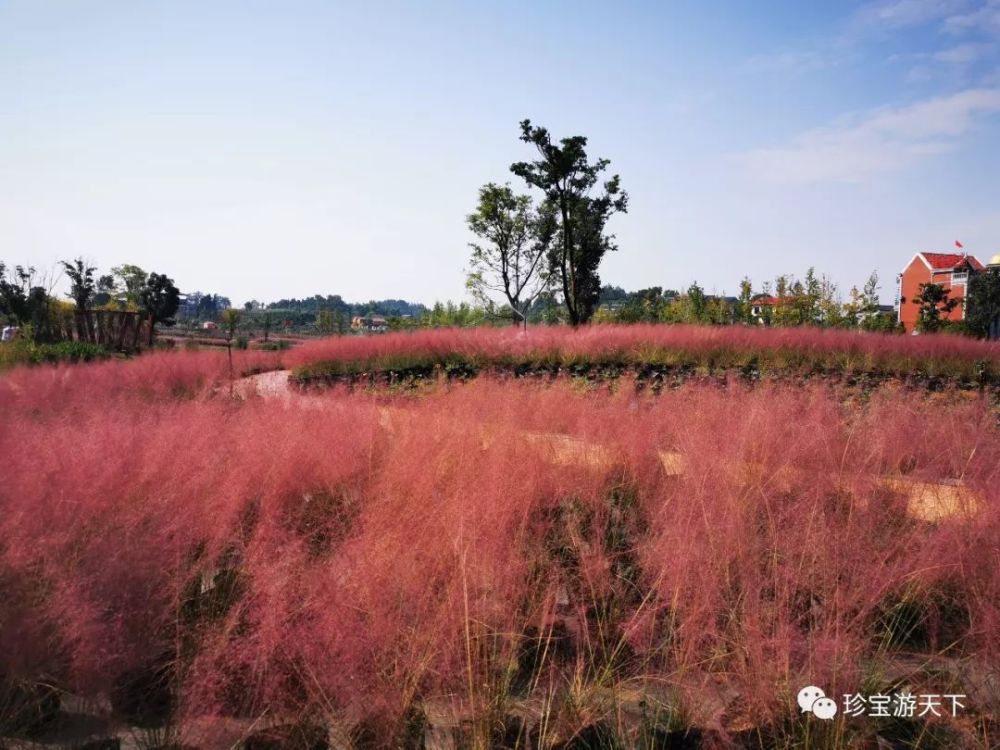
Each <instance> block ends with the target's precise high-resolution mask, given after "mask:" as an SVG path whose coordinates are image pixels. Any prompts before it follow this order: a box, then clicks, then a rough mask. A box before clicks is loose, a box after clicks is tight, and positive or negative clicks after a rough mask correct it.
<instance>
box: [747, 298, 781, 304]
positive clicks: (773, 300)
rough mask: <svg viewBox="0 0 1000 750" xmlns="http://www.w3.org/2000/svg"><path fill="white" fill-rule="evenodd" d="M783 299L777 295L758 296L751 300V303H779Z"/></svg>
mask: <svg viewBox="0 0 1000 750" xmlns="http://www.w3.org/2000/svg"><path fill="white" fill-rule="evenodd" d="M780 303H781V300H780V299H778V298H777V297H757V298H755V299H752V300H751V301H750V304H751V305H772V306H773V305H777V304H780Z"/></svg>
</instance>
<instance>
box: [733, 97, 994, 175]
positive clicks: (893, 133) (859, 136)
mask: <svg viewBox="0 0 1000 750" xmlns="http://www.w3.org/2000/svg"><path fill="white" fill-rule="evenodd" d="M996 112H1000V88H989V89H986V88H979V89H968V90H966V91H962V92H960V93H957V94H953V95H950V96H943V97H938V98H934V99H926V100H924V101H920V102H917V103H915V104H911V105H909V106H906V107H898V108H883V109H878V110H875V111H873V112H869V113H868V114H866V115H864V116H863V117H845V118H841V119H839V120H837V121H836V122H834V123H833V124H831V125H829V126H826V127H822V128H817V129H814V130H809V131H807V132H805V133H802V134H801V135H799V136H798V137H796V138H795V139H794V140H793V141H792V143H791V144H790V145H788V146H785V147H781V148H767V149H757V150H755V151H751V152H749V153H747V154H743V155H742V156H741V157H740V158H741V160H742V161H743V162H744V163H745V164H746V166H747V167H748V168H749V169H750V170H751V172H752V173H753V174H755V175H756V176H758V177H759V178H762V179H766V180H773V181H778V182H786V183H800V184H802V183H815V182H860V181H863V180H865V179H868V178H870V177H873V176H876V175H879V174H885V173H889V172H894V171H896V170H899V169H902V168H904V167H906V166H909V165H910V164H913V163H915V162H917V161H920V160H922V159H925V158H927V157H930V156H934V155H937V154H942V153H945V152H947V151H950V150H952V149H953V148H955V147H956V146H957V145H958V142H959V139H960V137H961V136H962V135H963V134H964V133H966V132H968V131H969V130H970V129H971V128H972V127H974V125H975V124H976V122H977V120H978V119H979V118H981V117H983V116H987V115H989V114H992V113H996Z"/></svg>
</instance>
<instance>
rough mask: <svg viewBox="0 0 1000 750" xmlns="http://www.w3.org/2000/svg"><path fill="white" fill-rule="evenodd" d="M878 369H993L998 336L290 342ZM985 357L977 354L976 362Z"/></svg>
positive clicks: (362, 352) (414, 356)
mask: <svg viewBox="0 0 1000 750" xmlns="http://www.w3.org/2000/svg"><path fill="white" fill-rule="evenodd" d="M755 359H756V360H764V361H763V362H761V364H762V365H768V366H771V367H779V368H780V367H788V368H796V367H806V368H812V367H825V368H832V369H840V370H847V371H870V370H885V371H888V372H891V373H895V374H899V375H905V374H907V373H909V372H912V371H923V372H927V373H929V374H952V373H956V374H962V375H963V376H971V375H973V374H974V372H975V367H976V363H985V365H986V366H988V367H989V368H991V369H992V371H993V374H994V375H996V374H997V371H998V369H1000V346H998V345H997V344H996V343H995V342H988V341H978V340H974V339H970V338H966V337H963V336H957V335H947V334H938V335H924V336H917V337H914V336H900V335H891V334H879V333H865V332H860V331H845V330H833V329H821V328H813V327H795V328H763V327H756V326H692V325H653V324H642V325H628V326H625V325H600V326H589V327H586V328H581V329H572V328H567V327H563V326H542V327H536V328H531V329H529V330H528V331H514V330H511V329H509V328H475V329H456V328H451V329H440V330H421V331H415V332H408V333H395V334H388V335H383V336H348V337H343V336H341V337H329V338H325V339H320V340H318V341H314V342H311V343H308V344H305V345H303V346H301V347H298V348H297V349H294V350H292V351H291V352H288V353H287V354H286V356H285V362H286V363H287V364H288V365H289V366H290V367H293V368H310V367H317V366H320V365H323V364H327V365H329V364H331V363H333V364H340V365H349V366H350V367H351V369H352V370H355V371H365V370H381V369H392V368H394V367H400V366H405V365H406V364H408V363H411V362H412V363H425V362H428V363H442V364H444V363H447V362H449V361H454V360H462V361H465V362H469V363H472V364H474V365H477V366H490V365H497V364H501V365H502V364H520V363H527V364H533V363H544V362H554V363H556V364H561V365H564V366H565V365H570V364H574V363H601V362H615V363H623V364H631V363H646V362H650V363H653V364H661V363H662V364H684V363H694V364H702V363H705V364H714V365H716V366H724V367H725V366H729V367H732V366H742V365H746V364H750V363H752V362H753V361H754V360H755ZM980 366H982V364H980Z"/></svg>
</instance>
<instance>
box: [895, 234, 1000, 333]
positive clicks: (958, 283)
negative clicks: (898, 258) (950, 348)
mask: <svg viewBox="0 0 1000 750" xmlns="http://www.w3.org/2000/svg"><path fill="white" fill-rule="evenodd" d="M982 270H983V264H982V263H980V262H979V260H978V259H977V258H976V257H975V256H973V255H967V254H965V253H917V254H916V255H914V256H913V260H911V261H910V262H909V263H908V264H907V265H906V268H904V269H903V272H902V273H900V274H899V276H898V277H897V281H898V289H897V292H896V311H897V320H898V321H899V322H900V323H902V324H903V328H905V329H906V332H907V333H912V332H913V329H914V328H916V326H917V319H918V317H919V308H920V306H919V305H918V303H917V301H916V300H917V298H918V297H919V296H920V285H921V284H940V285H941V286H942V287H944V288H945V289H947V290H948V292H949V294H948V299H957V300H959V304H958V305H957V306H956V307H955V309H954V310H952V311H951V312H949V313H945V314H944V315H943V317H944V318H945V319H947V320H963V319H964V318H965V289H966V286H967V285H968V283H969V276H970V274H974V273H976V272H977V271H982Z"/></svg>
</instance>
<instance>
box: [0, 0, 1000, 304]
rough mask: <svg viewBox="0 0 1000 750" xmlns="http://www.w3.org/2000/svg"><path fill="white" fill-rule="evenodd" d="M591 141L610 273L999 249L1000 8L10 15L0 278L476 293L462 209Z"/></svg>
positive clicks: (994, 1)
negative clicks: (602, 174) (958, 243)
mask: <svg viewBox="0 0 1000 750" xmlns="http://www.w3.org/2000/svg"><path fill="white" fill-rule="evenodd" d="M525 117H530V118H531V119H532V120H533V121H534V122H536V123H538V124H542V125H545V126H546V127H548V128H549V129H550V130H551V131H552V132H553V134H554V135H555V136H557V137H561V136H566V135H575V134H582V135H586V136H587V137H588V138H589V139H590V151H591V153H592V155H594V156H604V157H607V158H609V159H611V161H612V170H613V171H615V172H618V173H619V174H620V175H621V178H622V183H623V185H624V187H625V188H626V189H627V190H628V191H629V193H630V195H631V203H630V210H629V213H628V214H626V215H622V216H617V217H615V218H614V219H613V221H612V223H611V229H612V231H614V232H615V234H616V235H617V237H618V241H619V245H620V247H621V250H620V251H619V252H617V253H614V254H613V255H609V256H608V258H607V259H606V261H605V263H604V265H603V266H602V277H603V279H604V280H605V282H607V283H614V284H619V285H622V286H625V287H626V288H639V287H645V286H651V285H661V286H664V287H671V288H679V287H684V286H686V285H687V284H689V283H690V282H691V281H693V280H697V281H698V282H699V283H700V284H702V286H704V287H706V288H707V289H708V290H714V291H717V292H723V291H725V292H735V290H736V289H737V288H738V283H739V280H740V278H742V277H743V276H744V275H748V276H750V277H751V278H752V279H753V280H754V282H755V283H756V284H759V283H760V282H761V281H763V280H765V279H770V278H773V277H774V276H775V275H776V274H778V273H783V272H789V273H794V274H797V275H802V274H803V273H804V272H805V270H806V268H807V267H809V266H815V267H816V268H817V270H818V271H819V272H823V273H826V274H828V275H829V276H831V277H832V278H833V280H834V281H836V282H837V283H838V284H839V285H840V287H841V289H842V291H844V292H846V291H847V289H849V287H850V286H851V285H852V284H858V285H861V284H862V283H863V282H864V280H865V278H866V277H867V275H868V273H869V272H870V271H872V270H877V271H878V272H879V274H880V275H881V277H882V280H883V292H882V296H883V300H889V301H891V298H892V289H893V283H894V282H893V279H894V277H895V274H896V273H897V272H898V271H899V269H900V268H901V267H902V266H903V265H904V263H905V262H906V261H908V260H909V258H910V257H911V256H912V255H913V254H914V253H915V252H917V251H919V250H941V251H947V250H949V249H950V248H951V247H952V243H953V242H954V240H956V239H960V240H962V242H963V243H964V244H965V246H966V249H967V250H968V251H969V252H973V253H975V254H977V255H979V256H980V257H989V256H991V255H993V254H994V253H997V252H1000V202H998V200H997V195H998V192H997V189H998V179H997V178H998V176H1000V0H886V1H884V2H855V3H850V2H837V3H819V2H808V3H807V2H801V1H796V2H779V1H778V0H754V1H751V0H745V1H743V2H732V1H730V2H714V3H705V2H693V1H692V2H673V3H658V2H648V3H637V2H633V3H627V2H622V3H590V2H523V3H522V2H509V3H491V4H486V3H472V2H467V3H457V2H456V3H445V2H421V3H394V2H387V3H382V2H365V3H360V2H359V3H350V4H346V3H337V2H316V1H313V2H306V1H304V0H283V1H282V2H256V1H253V0H243V1H241V2H236V1H233V2H225V1H221V0H219V1H215V2H205V1H204V0H202V1H200V2H183V1H181V0H175V1H173V2H151V1H150V2H134V1H132V0H122V1H120V2H103V1H101V0H87V1H84V0H80V1H79V2H68V1H67V2H55V1H48V0H20V1H14V2H10V1H8V2H0V238H2V243H3V250H2V251H0V258H3V259H5V260H7V261H8V262H28V263H33V264H35V265H37V266H39V267H41V268H51V267H53V266H54V264H55V261H56V260H58V259H61V258H69V257H74V256H77V255H83V256H85V257H88V258H90V259H91V260H92V261H94V262H95V263H96V264H97V265H98V266H99V267H101V269H102V270H106V269H108V268H109V267H110V266H112V265H116V264H119V263H123V262H131V263H136V264H138V265H140V266H143V267H144V268H146V269H147V270H156V271H161V272H166V273H168V274H169V275H171V276H173V277H174V278H175V279H176V281H177V283H178V285H179V286H180V287H181V288H182V290H185V291H193V290H195V289H200V290H202V291H205V290H211V291H216V292H220V293H223V294H227V295H229V296H230V297H232V298H233V299H234V301H238V302H242V301H244V300H247V299H251V298H253V299H258V300H264V301H268V300H273V299H277V298H281V297H289V296H303V295H311V294H313V293H323V294H327V293H334V294H341V295H343V296H344V297H345V298H348V299H353V300H360V299H369V298H383V297H404V298H407V299H414V300H420V301H424V302H433V301H434V300H437V299H440V300H444V299H449V298H450V299H460V298H463V297H464V293H465V292H464V284H463V280H464V274H463V269H464V268H465V266H466V263H467V259H468V248H467V243H468V242H469V241H470V239H471V237H469V235H468V233H467V232H466V229H465V225H464V216H465V214H467V213H468V212H469V211H470V210H471V209H472V208H473V206H474V203H475V197H476V190H477V188H478V187H479V186H480V185H481V184H482V183H484V182H487V181H491V180H492V181H504V180H508V179H509V180H511V181H512V182H513V183H514V184H515V185H516V182H515V180H516V178H514V177H513V176H512V175H510V174H509V172H508V167H509V165H510V163H511V162H513V161H517V160H520V159H524V158H530V156H531V152H530V151H529V150H528V147H527V146H525V145H524V144H522V143H521V142H520V141H519V140H518V122H519V121H520V120H521V119H523V118H525Z"/></svg>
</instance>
